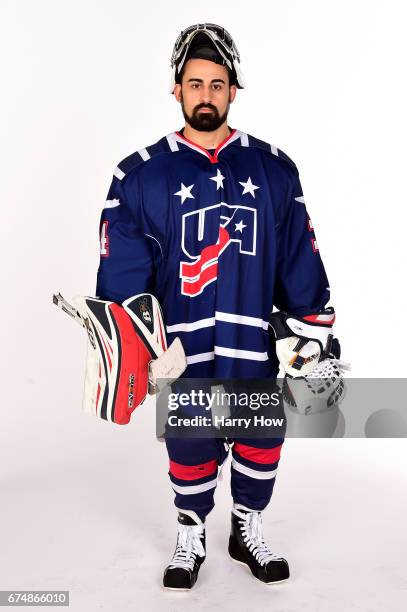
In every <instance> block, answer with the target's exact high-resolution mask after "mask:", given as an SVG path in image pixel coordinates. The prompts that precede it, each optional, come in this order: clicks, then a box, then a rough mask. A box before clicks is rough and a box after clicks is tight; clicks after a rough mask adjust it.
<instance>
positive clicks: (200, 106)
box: [195, 104, 218, 113]
mask: <svg viewBox="0 0 407 612" xmlns="http://www.w3.org/2000/svg"><path fill="white" fill-rule="evenodd" d="M201 108H209V109H210V110H213V111H215V112H217V110H218V109H217V108H216V106H213V105H212V104H199V105H198V106H196V107H195V112H196V113H197V112H198V111H199V110H200V109H201Z"/></svg>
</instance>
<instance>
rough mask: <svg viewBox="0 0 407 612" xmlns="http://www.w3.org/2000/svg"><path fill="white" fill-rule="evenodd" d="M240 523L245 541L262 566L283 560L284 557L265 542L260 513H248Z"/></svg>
mask: <svg viewBox="0 0 407 612" xmlns="http://www.w3.org/2000/svg"><path fill="white" fill-rule="evenodd" d="M239 523H240V525H241V531H242V535H243V539H244V541H245V543H246V545H247V547H248V549H249V550H250V552H251V553H252V555H253V556H254V558H255V559H257V561H258V562H259V563H260V565H265V564H266V563H268V562H269V561H279V560H281V558H282V557H280V556H279V555H277V554H276V553H274V552H273V551H272V550H271V549H270V547H269V546H268V545H267V544H266V542H265V541H264V537H263V530H262V517H261V513H260V512H248V513H247V514H246V516H245V517H244V519H243V520H240V521H239Z"/></svg>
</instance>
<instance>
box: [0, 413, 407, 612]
mask: <svg viewBox="0 0 407 612" xmlns="http://www.w3.org/2000/svg"><path fill="white" fill-rule="evenodd" d="M143 409H144V408H141V409H140V413H139V414H138V415H137V420H136V419H135V420H134V422H133V423H132V425H131V426H130V427H127V428H125V427H123V428H119V427H115V426H112V425H111V424H108V423H103V422H99V421H98V420H97V419H93V418H92V417H88V416H86V415H83V414H81V413H80V412H79V411H78V412H76V411H75V412H73V413H72V418H71V419H68V420H67V421H66V422H65V421H63V420H62V419H60V420H59V422H58V423H57V424H56V429H55V431H54V432H53V435H52V436H50V435H49V434H48V435H45V434H42V433H41V431H42V430H41V428H40V427H39V426H38V423H37V424H36V425H35V424H34V423H35V421H34V416H33V421H32V426H33V427H32V432H34V431H35V432H36V435H34V434H32V435H31V433H32V432H30V423H28V424H27V422H26V426H27V430H26V431H25V433H24V435H20V437H18V436H16V437H15V439H13V440H12V441H10V440H9V441H8V444H7V437H6V436H5V437H4V445H3V450H2V454H3V452H4V457H3V459H2V465H1V469H2V478H1V504H0V529H1V533H0V564H1V565H0V589H35V590H40V589H66V590H69V591H70V601H71V604H70V609H71V610H73V611H75V612H94V611H98V610H107V611H109V612H110V611H115V612H116V611H117V612H122V611H123V612H125V611H126V612H127V611H130V610H148V611H149V612H152V611H155V610H165V611H168V610H169V611H174V612H175V611H178V610H179V611H181V610H182V611H184V610H185V609H186V608H188V609H189V608H191V609H193V610H202V611H203V610H213V609H214V608H216V609H217V610H218V611H220V610H243V611H246V610H247V611H252V610H254V609H255V610H256V611H257V610H270V611H273V612H297V611H301V612H307V611H309V612H319V611H321V612H345V611H346V612H352V611H358V612H359V611H363V612H373V611H375V612H376V611H380V612H383V611H385V612H393V611H394V612H401V611H402V610H405V609H406V608H407V579H406V569H407V536H406V516H407V490H406V475H405V464H406V461H405V454H406V450H407V442H406V440H403V439H401V440H400V439H398V440H366V439H360V440H340V439H339V440H338V439H337V440H294V439H290V440H287V441H286V443H285V446H284V450H283V454H282V459H281V463H280V469H279V473H278V476H277V482H276V487H275V492H274V496H273V500H272V503H271V504H270V506H269V507H268V509H267V511H266V513H265V519H264V523H265V532H266V535H267V539H268V541H269V542H270V543H271V544H272V546H273V548H274V549H275V550H276V551H277V552H279V553H281V554H283V555H284V556H286V558H287V559H288V560H289V562H290V566H291V572H292V577H291V579H290V580H289V581H288V582H286V583H283V584H281V585H274V586H266V585H263V584H262V583H259V582H258V581H256V580H255V579H254V578H253V577H252V576H251V574H250V573H249V571H248V570H246V569H245V568H243V567H241V566H239V565H237V564H235V563H233V562H232V561H231V560H230V559H229V558H228V555H227V540H228V533H229V511H230V494H229V478H228V471H229V470H228V469H225V472H226V475H225V477H224V480H223V482H221V483H220V485H219V487H218V490H217V492H216V507H215V509H214V511H213V512H212V513H211V514H210V516H209V517H208V521H207V559H206V562H205V564H204V565H203V567H202V569H201V572H200V576H199V581H198V583H197V585H196V588H195V589H194V590H193V591H192V592H190V593H183V592H179V593H178V592H177V593H173V592H167V591H165V590H163V589H162V587H161V577H162V572H163V569H164V567H165V565H166V564H167V562H168V561H169V559H170V557H171V555H172V553H173V550H174V546H175V536H176V514H175V510H174V508H173V503H172V499H173V494H172V491H171V489H170V487H169V484H168V477H167V456H166V451H165V447H164V445H163V444H160V443H159V442H157V441H156V440H155V437H154V423H153V420H152V418H151V413H150V414H148V412H147V410H145V411H144V412H142V410H143ZM46 419H47V417H46V416H45V417H44V420H46ZM52 609H55V608H52Z"/></svg>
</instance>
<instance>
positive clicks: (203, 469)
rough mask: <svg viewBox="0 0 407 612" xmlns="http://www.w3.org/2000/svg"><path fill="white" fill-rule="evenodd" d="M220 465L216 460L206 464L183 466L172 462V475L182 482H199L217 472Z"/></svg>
mask: <svg viewBox="0 0 407 612" xmlns="http://www.w3.org/2000/svg"><path fill="white" fill-rule="evenodd" d="M217 469H218V463H217V461H216V459H212V460H211V461H207V462H206V463H199V464H198V465H182V464H181V463H176V462H175V461H171V460H170V473H171V474H172V475H173V476H174V477H175V478H180V479H181V480H198V479H199V478H205V476H209V475H210V474H214V473H215V472H217Z"/></svg>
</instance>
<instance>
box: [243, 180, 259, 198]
mask: <svg viewBox="0 0 407 612" xmlns="http://www.w3.org/2000/svg"><path fill="white" fill-rule="evenodd" d="M239 183H240V185H242V187H244V189H243V192H242V195H244V194H245V193H250V195H252V196H253V197H254V198H255V197H256V196H255V194H254V191H255V189H260V187H257V185H253V183H252V179H251V178H250V176H249V178H248V179H247V181H246V182H242V181H239Z"/></svg>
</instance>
